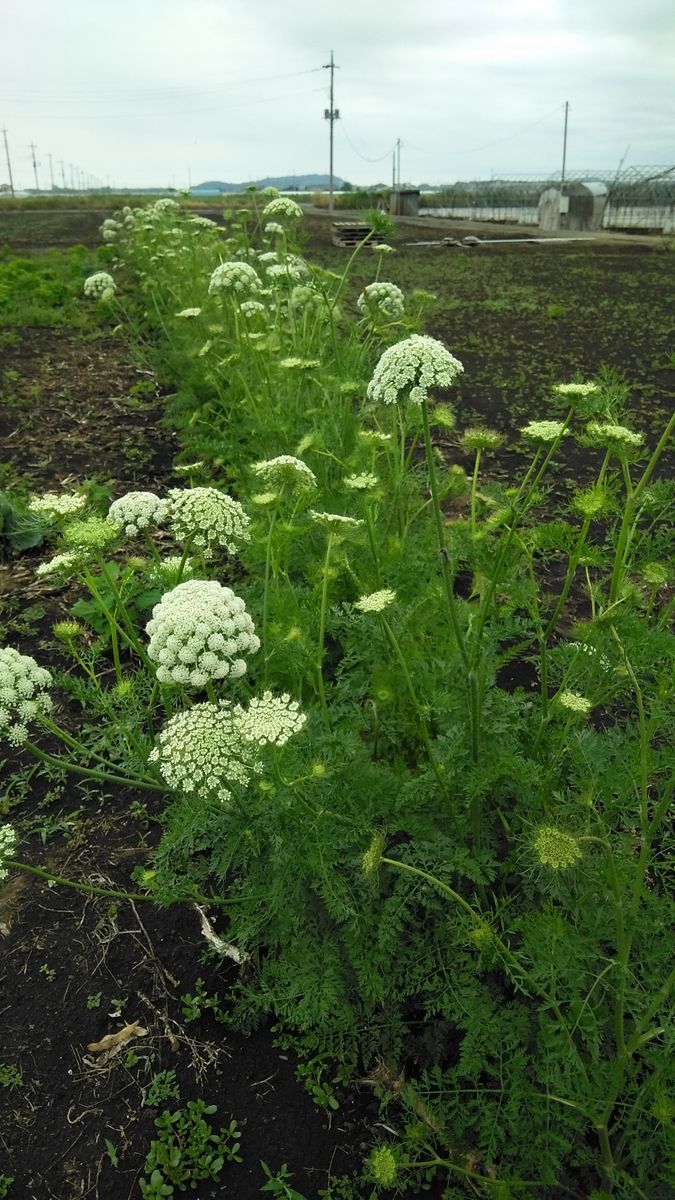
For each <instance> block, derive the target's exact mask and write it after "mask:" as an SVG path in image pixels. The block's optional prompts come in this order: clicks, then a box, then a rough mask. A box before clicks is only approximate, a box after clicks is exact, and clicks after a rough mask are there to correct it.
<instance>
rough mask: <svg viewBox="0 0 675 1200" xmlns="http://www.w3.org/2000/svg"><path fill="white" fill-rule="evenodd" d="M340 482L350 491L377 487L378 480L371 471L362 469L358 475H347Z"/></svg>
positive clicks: (361, 490) (363, 490)
mask: <svg viewBox="0 0 675 1200" xmlns="http://www.w3.org/2000/svg"><path fill="white" fill-rule="evenodd" d="M342 482H343V483H344V486H345V487H346V488H347V489H348V490H349V491H350V492H370V491H372V489H373V488H375V487H377V485H378V482H379V480H378V478H377V475H373V474H372V472H371V471H362V472H361V474H360V475H347V477H346V479H343V481H342Z"/></svg>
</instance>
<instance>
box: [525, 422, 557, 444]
mask: <svg viewBox="0 0 675 1200" xmlns="http://www.w3.org/2000/svg"><path fill="white" fill-rule="evenodd" d="M520 432H521V433H522V435H523V437H525V438H528V439H529V440H530V441H532V442H554V441H555V440H556V438H557V437H560V435H561V434H562V433H567V430H566V429H565V426H564V423H563V422H562V421H529V422H528V424H527V425H524V426H523V428H522V429H521V431H520Z"/></svg>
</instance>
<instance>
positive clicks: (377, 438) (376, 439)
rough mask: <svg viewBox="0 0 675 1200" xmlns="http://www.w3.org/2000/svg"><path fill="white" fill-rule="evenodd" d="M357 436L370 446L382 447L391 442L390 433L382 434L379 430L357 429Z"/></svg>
mask: <svg viewBox="0 0 675 1200" xmlns="http://www.w3.org/2000/svg"><path fill="white" fill-rule="evenodd" d="M358 436H359V437H360V438H361V441H363V442H370V443H371V444H372V445H380V444H382V445H384V444H385V443H386V442H390V441H391V434H390V433H383V432H382V430H380V429H359V432H358Z"/></svg>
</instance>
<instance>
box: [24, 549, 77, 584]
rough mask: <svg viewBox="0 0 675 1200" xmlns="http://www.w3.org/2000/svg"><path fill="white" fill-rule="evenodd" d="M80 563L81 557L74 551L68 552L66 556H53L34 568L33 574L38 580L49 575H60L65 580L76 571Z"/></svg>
mask: <svg viewBox="0 0 675 1200" xmlns="http://www.w3.org/2000/svg"><path fill="white" fill-rule="evenodd" d="M80 561H81V556H80V555H79V554H76V553H75V552H74V551H69V552H68V553H66V554H55V555H54V557H53V558H50V559H48V561H47V562H43V563H40V565H39V567H36V568H35V574H36V575H37V576H38V578H40V579H43V578H46V577H47V576H49V575H60V576H61V577H62V578H63V579H67V578H68V577H69V576H70V575H73V574H74V573H75V572H76V571H77V568H78V566H79V564H80Z"/></svg>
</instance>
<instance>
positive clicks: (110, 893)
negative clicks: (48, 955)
mask: <svg viewBox="0 0 675 1200" xmlns="http://www.w3.org/2000/svg"><path fill="white" fill-rule="evenodd" d="M3 864H4V865H5V866H7V867H11V868H12V869H13V870H16V871H25V872H26V873H27V874H28V875H36V876H37V877H38V879H45V880H47V882H49V883H58V884H61V886H62V887H69V888H74V890H75V891H77V892H89V893H90V894H91V895H92V896H107V897H110V899H112V900H131V901H137V900H143V901H154V896H153V895H152V893H151V892H122V891H117V890H116V889H115V888H101V887H94V886H93V885H92V884H90V883H76V882H75V880H74V879H65V878H64V877H63V876H61V875H54V874H53V873H52V872H51V871H43V870H42V868H41V867H32V866H30V865H29V864H28V863H23V862H18V861H17V860H16V859H13V858H5V859H4V860H3ZM262 899H264V896H263V895H261V894H257V895H255V896H233V897H231V898H230V899H229V900H228V899H226V898H225V897H221V896H204V895H202V894H201V893H200V892H195V893H194V895H192V896H190V897H189V899H184V900H183V899H178V900H170V901H169V903H170V904H204V905H209V904H218V905H220V906H221V907H224V908H229V907H230V906H231V905H233V904H245V903H247V902H249V901H256V900H262Z"/></svg>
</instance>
